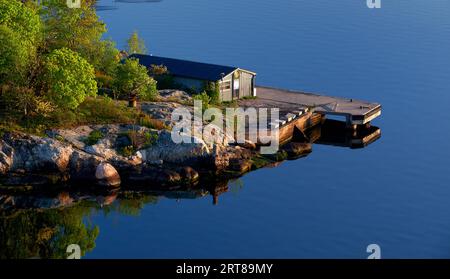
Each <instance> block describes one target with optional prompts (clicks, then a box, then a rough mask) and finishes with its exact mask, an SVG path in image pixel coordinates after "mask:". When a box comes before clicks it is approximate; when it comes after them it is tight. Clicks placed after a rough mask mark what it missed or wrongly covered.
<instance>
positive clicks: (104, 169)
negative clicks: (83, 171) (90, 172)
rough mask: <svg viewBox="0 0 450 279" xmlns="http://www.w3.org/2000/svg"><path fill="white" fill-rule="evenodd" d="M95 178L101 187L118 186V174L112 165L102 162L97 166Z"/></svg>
mask: <svg viewBox="0 0 450 279" xmlns="http://www.w3.org/2000/svg"><path fill="white" fill-rule="evenodd" d="M95 178H96V179H97V181H98V184H100V185H102V186H111V187H115V186H119V185H120V176H119V173H118V172H117V170H116V169H115V168H114V167H113V166H112V165H110V164H109V163H106V162H102V163H100V164H99V165H98V166H97V170H96V171H95Z"/></svg>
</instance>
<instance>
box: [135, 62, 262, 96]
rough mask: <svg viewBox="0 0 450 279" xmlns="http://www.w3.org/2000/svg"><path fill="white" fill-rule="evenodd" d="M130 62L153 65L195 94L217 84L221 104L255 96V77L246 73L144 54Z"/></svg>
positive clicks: (231, 68)
mask: <svg viewBox="0 0 450 279" xmlns="http://www.w3.org/2000/svg"><path fill="white" fill-rule="evenodd" d="M129 58H137V59H139V63H140V64H142V65H144V66H146V67H147V68H149V69H150V67H152V65H158V66H159V65H163V66H165V67H167V70H168V72H169V73H170V75H172V76H173V79H174V82H176V83H177V84H180V85H182V86H183V87H185V88H189V89H194V91H195V90H197V92H200V91H202V90H203V88H204V86H205V82H217V83H218V84H219V88H220V100H221V101H232V100H235V99H240V98H243V97H245V96H256V89H255V77H256V73H254V72H251V71H248V70H244V69H240V68H237V67H229V66H221V65H214V64H207V63H200V62H193V61H187V60H180V59H173V58H166V57H158V56H152V55H144V54H132V55H130V56H129Z"/></svg>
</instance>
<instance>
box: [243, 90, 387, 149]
mask: <svg viewBox="0 0 450 279" xmlns="http://www.w3.org/2000/svg"><path fill="white" fill-rule="evenodd" d="M239 105H240V106H241V107H256V108H278V109H279V111H280V119H279V120H275V121H273V122H271V123H270V125H276V126H277V128H279V141H280V143H284V142H287V141H289V140H293V139H299V138H303V140H306V141H310V142H313V140H312V139H309V136H307V135H306V134H305V131H306V130H308V129H310V128H312V127H315V126H318V125H320V124H322V123H324V121H325V119H326V116H327V115H337V116H342V117H343V119H345V121H344V122H341V123H342V125H338V126H340V127H342V130H347V132H346V133H350V134H352V135H353V137H356V136H358V137H359V135H360V134H361V133H362V131H365V130H367V129H369V128H370V121H372V120H373V119H375V118H377V117H378V116H380V115H381V105H380V104H378V103H369V102H366V101H360V100H355V99H345V98H338V97H329V96H321V95H317V94H311V93H304V92H298V91H290V90H286V89H277V88H270V87H262V86H259V87H257V98H256V99H248V100H239ZM369 134H371V135H372V136H373V135H374V134H375V136H374V139H375V140H376V138H378V137H379V131H378V132H377V133H374V134H373V133H369ZM258 139H259V137H258ZM371 140H372V137H369V136H368V137H367V139H364V142H363V143H361V144H362V145H365V144H367V143H368V142H371ZM323 142H324V143H325V142H326V141H323ZM342 144H345V145H349V143H342Z"/></svg>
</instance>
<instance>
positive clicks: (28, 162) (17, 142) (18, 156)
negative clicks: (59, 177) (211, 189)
mask: <svg viewBox="0 0 450 279" xmlns="http://www.w3.org/2000/svg"><path fill="white" fill-rule="evenodd" d="M6 141H7V142H8V144H9V145H10V146H11V147H12V148H13V150H14V152H13V153H14V156H13V162H12V165H11V167H10V169H9V170H10V171H17V170H19V169H20V170H24V171H25V172H47V173H48V172H65V171H67V167H68V165H69V161H70V156H71V155H72V153H73V148H72V147H71V146H70V145H68V144H65V143H62V142H59V141H57V140H55V139H51V138H41V137H37V136H31V135H11V136H9V137H8V138H7V139H6Z"/></svg>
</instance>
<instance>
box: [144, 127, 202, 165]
mask: <svg viewBox="0 0 450 279" xmlns="http://www.w3.org/2000/svg"><path fill="white" fill-rule="evenodd" d="M181 136H182V137H183V142H182V143H175V142H174V141H173V140H172V137H171V133H170V132H169V131H162V132H161V133H160V134H159V137H158V140H157V142H156V143H155V144H154V145H153V146H151V147H150V148H147V149H144V150H141V151H140V153H141V154H142V158H143V160H144V161H146V162H155V161H158V160H162V161H163V162H167V163H173V164H196V163H201V162H202V161H205V160H207V159H208V158H209V157H210V150H209V148H208V146H207V144H206V143H205V142H204V141H203V140H202V139H200V138H197V137H194V136H190V135H183V134H182V135H181Z"/></svg>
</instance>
